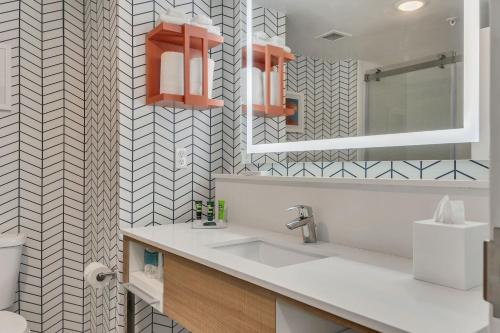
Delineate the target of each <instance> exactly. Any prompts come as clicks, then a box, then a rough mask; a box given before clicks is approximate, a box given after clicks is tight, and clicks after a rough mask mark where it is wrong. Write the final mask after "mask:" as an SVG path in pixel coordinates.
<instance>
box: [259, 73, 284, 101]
mask: <svg viewBox="0 0 500 333" xmlns="http://www.w3.org/2000/svg"><path fill="white" fill-rule="evenodd" d="M270 81H271V84H270V85H271V90H270V92H271V105H277V106H279V105H282V104H283V101H280V98H279V97H280V96H279V91H280V85H279V81H278V72H271V73H270ZM262 82H263V87H264V90H263V92H264V94H265V91H266V73H262ZM264 98H266V97H265V95H264Z"/></svg>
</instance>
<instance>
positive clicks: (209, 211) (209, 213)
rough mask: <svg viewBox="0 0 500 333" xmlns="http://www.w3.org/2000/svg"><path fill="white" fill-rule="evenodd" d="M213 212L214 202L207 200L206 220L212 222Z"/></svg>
mask: <svg viewBox="0 0 500 333" xmlns="http://www.w3.org/2000/svg"><path fill="white" fill-rule="evenodd" d="M214 213H215V202H213V201H208V202H207V220H208V222H213V220H214Z"/></svg>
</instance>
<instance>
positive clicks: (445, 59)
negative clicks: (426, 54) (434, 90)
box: [365, 52, 462, 82]
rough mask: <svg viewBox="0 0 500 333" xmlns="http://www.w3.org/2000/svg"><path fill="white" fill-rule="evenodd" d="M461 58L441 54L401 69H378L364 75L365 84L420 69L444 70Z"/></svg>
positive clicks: (451, 54) (450, 54)
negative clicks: (438, 68)
mask: <svg viewBox="0 0 500 333" xmlns="http://www.w3.org/2000/svg"><path fill="white" fill-rule="evenodd" d="M461 61H462V57H461V56H459V55H457V54H456V53H455V52H450V53H442V54H440V55H439V56H438V58H437V59H435V58H434V59H431V60H428V59H427V60H425V61H421V62H418V63H412V64H411V65H404V66H401V67H395V68H394V67H392V68H388V69H383V68H378V69H376V70H374V71H373V72H372V73H370V74H368V73H367V74H365V82H370V81H380V79H382V78H384V77H389V76H394V75H399V74H405V73H410V72H416V71H419V70H422V69H427V68H433V67H440V68H444V66H445V65H449V64H455V63H457V62H461Z"/></svg>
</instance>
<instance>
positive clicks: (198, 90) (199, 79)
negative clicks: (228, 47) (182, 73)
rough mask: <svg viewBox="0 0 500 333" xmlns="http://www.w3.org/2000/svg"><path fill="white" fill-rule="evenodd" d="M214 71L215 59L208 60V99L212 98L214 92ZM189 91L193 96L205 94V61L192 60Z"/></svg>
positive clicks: (199, 59)
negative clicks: (203, 90) (203, 88)
mask: <svg viewBox="0 0 500 333" xmlns="http://www.w3.org/2000/svg"><path fill="white" fill-rule="evenodd" d="M214 70H215V61H214V60H213V59H208V98H212V90H213V85H214ZM189 86H190V88H189V90H190V92H191V94H192V95H199V96H201V95H202V94H203V92H202V87H203V59H202V58H199V57H197V58H193V59H191V60H190V70H189Z"/></svg>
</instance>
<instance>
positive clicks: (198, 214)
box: [194, 200, 203, 221]
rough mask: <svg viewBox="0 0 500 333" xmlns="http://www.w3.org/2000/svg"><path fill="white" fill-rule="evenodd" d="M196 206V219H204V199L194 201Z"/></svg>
mask: <svg viewBox="0 0 500 333" xmlns="http://www.w3.org/2000/svg"><path fill="white" fill-rule="evenodd" d="M194 208H195V211H196V220H197V221H201V219H202V212H203V201H199V200H197V201H195V202H194Z"/></svg>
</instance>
